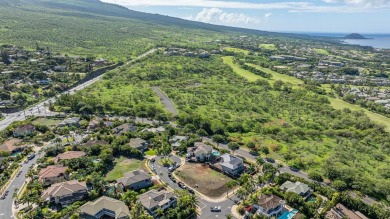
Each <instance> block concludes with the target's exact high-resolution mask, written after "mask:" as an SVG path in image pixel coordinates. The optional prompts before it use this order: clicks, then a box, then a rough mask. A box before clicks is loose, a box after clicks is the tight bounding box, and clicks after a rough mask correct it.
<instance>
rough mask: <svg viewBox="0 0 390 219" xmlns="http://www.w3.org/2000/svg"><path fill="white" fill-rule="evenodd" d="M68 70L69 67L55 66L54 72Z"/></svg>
mask: <svg viewBox="0 0 390 219" xmlns="http://www.w3.org/2000/svg"><path fill="white" fill-rule="evenodd" d="M67 69H68V67H67V66H55V67H54V69H53V70H54V71H56V72H64V71H66V70H67Z"/></svg>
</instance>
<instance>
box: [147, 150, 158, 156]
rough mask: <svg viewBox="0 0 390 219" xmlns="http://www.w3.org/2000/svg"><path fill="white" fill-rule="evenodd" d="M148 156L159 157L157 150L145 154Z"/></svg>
mask: <svg viewBox="0 0 390 219" xmlns="http://www.w3.org/2000/svg"><path fill="white" fill-rule="evenodd" d="M145 154H146V155H149V156H155V155H157V150H152V149H149V150H147V151H146V152H145Z"/></svg>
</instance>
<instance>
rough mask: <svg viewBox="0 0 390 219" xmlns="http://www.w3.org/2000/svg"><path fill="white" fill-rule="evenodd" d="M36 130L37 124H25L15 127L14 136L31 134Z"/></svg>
mask: <svg viewBox="0 0 390 219" xmlns="http://www.w3.org/2000/svg"><path fill="white" fill-rule="evenodd" d="M34 131H35V126H34V125H30V124H24V125H21V126H19V127H17V128H16V129H14V131H13V134H14V137H15V138H17V137H25V136H29V135H31V134H32V133H33V132H34Z"/></svg>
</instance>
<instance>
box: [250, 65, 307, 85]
mask: <svg viewBox="0 0 390 219" xmlns="http://www.w3.org/2000/svg"><path fill="white" fill-rule="evenodd" d="M247 65H249V66H253V67H255V68H257V69H259V70H262V71H263V72H266V73H268V74H271V75H272V78H271V83H273V82H275V81H277V80H281V81H283V82H289V83H291V84H292V85H294V86H299V85H300V84H303V81H301V80H299V79H297V78H294V77H291V76H288V75H284V74H280V73H278V72H276V71H272V70H271V69H269V68H263V67H261V66H258V65H254V64H247Z"/></svg>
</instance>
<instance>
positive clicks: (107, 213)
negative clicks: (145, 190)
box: [78, 196, 130, 219]
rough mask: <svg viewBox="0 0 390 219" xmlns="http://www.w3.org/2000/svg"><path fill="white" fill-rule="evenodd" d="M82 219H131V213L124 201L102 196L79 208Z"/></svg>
mask: <svg viewBox="0 0 390 219" xmlns="http://www.w3.org/2000/svg"><path fill="white" fill-rule="evenodd" d="M78 212H79V215H80V219H103V218H113V219H130V211H129V208H128V207H127V206H126V204H125V203H124V202H122V201H119V200H116V199H113V198H110V197H107V196H102V197H100V198H98V199H96V200H95V201H90V202H87V203H85V204H84V205H82V206H81V207H80V208H79V211H78Z"/></svg>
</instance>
